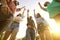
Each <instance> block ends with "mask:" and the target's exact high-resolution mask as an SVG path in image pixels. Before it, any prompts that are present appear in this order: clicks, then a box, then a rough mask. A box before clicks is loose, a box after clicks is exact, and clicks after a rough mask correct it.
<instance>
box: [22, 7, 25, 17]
mask: <svg viewBox="0 0 60 40" xmlns="http://www.w3.org/2000/svg"><path fill="white" fill-rule="evenodd" d="M25 10H26V9H25V8H24V10H23V12H22V18H24V12H25Z"/></svg>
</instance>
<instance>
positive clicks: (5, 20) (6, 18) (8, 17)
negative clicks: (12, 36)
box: [0, 0, 14, 34]
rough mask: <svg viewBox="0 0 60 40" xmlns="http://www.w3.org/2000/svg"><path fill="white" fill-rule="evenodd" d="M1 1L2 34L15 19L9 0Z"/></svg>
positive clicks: (0, 31)
mask: <svg viewBox="0 0 60 40" xmlns="http://www.w3.org/2000/svg"><path fill="white" fill-rule="evenodd" d="M0 2H1V6H0V34H1V33H3V31H5V30H6V29H7V28H8V27H10V25H11V23H12V20H13V13H12V12H11V10H10V8H9V7H8V5H7V0H0ZM13 5H14V4H13ZM6 8H7V9H6ZM8 8H9V9H8ZM6 10H7V11H6Z"/></svg>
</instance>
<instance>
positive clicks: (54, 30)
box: [49, 19, 60, 34]
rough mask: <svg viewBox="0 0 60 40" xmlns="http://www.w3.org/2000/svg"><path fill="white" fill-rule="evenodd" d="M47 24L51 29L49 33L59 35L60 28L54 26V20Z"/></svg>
mask: <svg viewBox="0 0 60 40" xmlns="http://www.w3.org/2000/svg"><path fill="white" fill-rule="evenodd" d="M49 24H50V27H51V30H50V32H51V33H58V34H60V26H58V25H57V24H56V22H55V20H54V19H52V20H51V22H50V23H49Z"/></svg>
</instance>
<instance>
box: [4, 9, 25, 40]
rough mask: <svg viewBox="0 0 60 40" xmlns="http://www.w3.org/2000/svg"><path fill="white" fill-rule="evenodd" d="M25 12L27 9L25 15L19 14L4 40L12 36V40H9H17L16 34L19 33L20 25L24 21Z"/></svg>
mask: <svg viewBox="0 0 60 40" xmlns="http://www.w3.org/2000/svg"><path fill="white" fill-rule="evenodd" d="M24 11H25V8H24V10H23V13H22V14H21V13H19V14H18V15H17V16H16V17H15V18H14V19H13V20H14V21H13V23H12V24H11V27H10V28H8V30H7V31H6V32H5V36H4V38H3V40H7V39H8V37H9V36H10V35H11V36H10V39H9V40H15V38H16V34H17V32H18V31H19V24H20V22H21V21H22V19H23V18H24V15H23V14H24Z"/></svg>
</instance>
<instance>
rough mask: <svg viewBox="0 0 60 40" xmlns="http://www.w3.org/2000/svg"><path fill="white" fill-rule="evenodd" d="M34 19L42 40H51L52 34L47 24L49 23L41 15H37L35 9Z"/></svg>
mask: <svg viewBox="0 0 60 40" xmlns="http://www.w3.org/2000/svg"><path fill="white" fill-rule="evenodd" d="M34 17H35V20H36V23H37V31H38V34H39V36H40V38H41V40H51V39H50V33H49V30H48V25H49V24H48V23H47V21H46V20H45V19H44V18H43V17H42V16H41V15H40V13H37V14H35V9H34ZM47 37H48V38H47ZM46 38H47V39H46Z"/></svg>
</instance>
